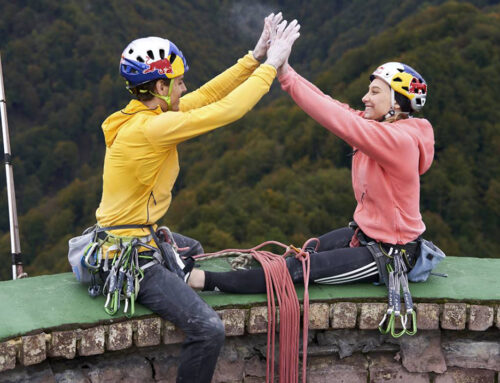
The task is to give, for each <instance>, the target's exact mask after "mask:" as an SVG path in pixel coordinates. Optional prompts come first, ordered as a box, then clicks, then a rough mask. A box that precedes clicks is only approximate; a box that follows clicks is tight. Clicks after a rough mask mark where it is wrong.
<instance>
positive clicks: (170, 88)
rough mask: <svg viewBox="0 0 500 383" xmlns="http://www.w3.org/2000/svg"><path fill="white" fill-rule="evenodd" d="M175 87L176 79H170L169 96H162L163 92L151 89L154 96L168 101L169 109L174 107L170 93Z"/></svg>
mask: <svg viewBox="0 0 500 383" xmlns="http://www.w3.org/2000/svg"><path fill="white" fill-rule="evenodd" d="M173 88H174V79H170V84H169V86H168V95H167V96H162V95H161V94H158V93H154V92H152V91H149V93H151V94H152V95H153V96H155V97H158V98H160V99H162V100H163V101H165V102H166V103H167V110H171V109H172V102H171V100H170V95H171V94H172V89H173Z"/></svg>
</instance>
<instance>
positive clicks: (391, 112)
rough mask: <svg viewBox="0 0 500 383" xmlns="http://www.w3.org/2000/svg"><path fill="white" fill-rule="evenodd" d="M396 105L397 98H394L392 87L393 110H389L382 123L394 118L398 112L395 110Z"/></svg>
mask: <svg viewBox="0 0 500 383" xmlns="http://www.w3.org/2000/svg"><path fill="white" fill-rule="evenodd" d="M395 104H396V98H395V96H394V89H392V87H391V109H389V111H388V112H387V114H386V115H385V116H384V117H382V119H381V120H380V122H382V121H385V120H387V119H389V118H391V117H393V116H394V115H395V114H396V111H395V110H394V105H395Z"/></svg>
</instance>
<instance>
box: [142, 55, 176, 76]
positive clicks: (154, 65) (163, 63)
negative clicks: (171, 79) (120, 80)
mask: <svg viewBox="0 0 500 383" xmlns="http://www.w3.org/2000/svg"><path fill="white" fill-rule="evenodd" d="M145 64H146V65H147V66H148V68H146V69H144V70H143V71H142V73H143V74H147V73H151V72H154V71H158V73H159V74H164V75H166V74H167V73H169V74H172V73H174V70H173V69H172V64H171V63H170V61H169V60H168V58H164V59H163V60H157V61H153V62H151V59H150V58H149V57H148V58H147V60H146V63H145Z"/></svg>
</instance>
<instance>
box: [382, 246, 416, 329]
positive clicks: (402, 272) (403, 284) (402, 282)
mask: <svg viewBox="0 0 500 383" xmlns="http://www.w3.org/2000/svg"><path fill="white" fill-rule="evenodd" d="M379 246H380V245H379ZM384 255H385V256H387V257H388V258H390V259H391V262H388V263H387V264H386V268H387V272H388V286H387V287H388V291H387V295H388V305H387V306H388V307H387V311H386V313H385V314H384V317H383V318H382V320H381V321H380V323H379V326H378V328H379V330H380V332H381V333H382V334H391V336H393V337H394V338H399V337H401V336H402V335H404V334H406V335H415V334H416V333H417V313H416V312H415V310H414V309H413V300H412V297H411V294H410V289H409V286H408V275H407V271H408V269H407V267H406V264H405V261H404V260H403V257H404V258H405V259H408V258H407V255H406V251H405V250H404V249H402V250H398V249H395V248H393V247H391V248H390V250H389V252H388V253H385V252H384ZM401 290H402V291H403V299H404V303H405V313H404V315H401V294H400V291H401ZM409 318H410V319H409ZM398 319H399V321H400V323H401V327H402V330H401V331H399V332H398V331H396V324H397V322H398ZM409 322H410V325H408V323H409Z"/></svg>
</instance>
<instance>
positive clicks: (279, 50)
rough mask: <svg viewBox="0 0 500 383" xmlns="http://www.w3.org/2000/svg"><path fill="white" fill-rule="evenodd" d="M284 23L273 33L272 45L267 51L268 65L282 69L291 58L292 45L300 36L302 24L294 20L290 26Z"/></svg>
mask: <svg viewBox="0 0 500 383" xmlns="http://www.w3.org/2000/svg"><path fill="white" fill-rule="evenodd" d="M286 24H287V22H286V21H282V22H281V23H280V24H279V25H278V27H277V28H276V30H275V31H271V45H270V46H269V48H268V49H267V60H266V62H265V63H266V64H269V65H272V66H274V67H275V68H276V69H277V68H280V67H281V66H282V65H283V64H284V63H285V62H286V61H287V60H288V57H289V56H290V53H291V52H292V45H293V43H294V42H295V40H297V39H298V38H299V36H300V33H299V30H300V24H299V23H298V22H297V20H293V21H292V22H291V23H290V24H288V26H287V25H286Z"/></svg>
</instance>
